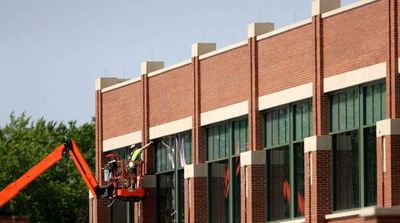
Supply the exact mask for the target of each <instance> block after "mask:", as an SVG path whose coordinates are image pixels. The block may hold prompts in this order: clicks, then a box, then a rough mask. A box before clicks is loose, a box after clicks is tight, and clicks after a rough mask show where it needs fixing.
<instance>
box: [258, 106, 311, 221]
mask: <svg viewBox="0 0 400 223" xmlns="http://www.w3.org/2000/svg"><path fill="white" fill-rule="evenodd" d="M264 120H265V137H264V139H265V142H264V144H265V148H266V150H267V154H266V156H267V158H266V159H267V162H266V169H267V170H266V175H267V176H266V177H267V207H266V209H267V220H268V221H276V220H282V219H293V218H296V217H301V216H303V215H304V148H303V139H304V138H306V137H309V136H310V135H311V103H310V102H309V101H304V102H300V103H296V104H291V105H287V106H284V107H281V108H277V109H273V110H271V111H268V112H266V113H265V119H264Z"/></svg>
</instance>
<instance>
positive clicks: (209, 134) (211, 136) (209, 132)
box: [207, 128, 214, 160]
mask: <svg viewBox="0 0 400 223" xmlns="http://www.w3.org/2000/svg"><path fill="white" fill-rule="evenodd" d="M213 148H214V131H213V128H208V129H207V160H212V159H213V156H214V149H213Z"/></svg>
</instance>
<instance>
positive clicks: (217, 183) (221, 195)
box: [209, 161, 230, 223]
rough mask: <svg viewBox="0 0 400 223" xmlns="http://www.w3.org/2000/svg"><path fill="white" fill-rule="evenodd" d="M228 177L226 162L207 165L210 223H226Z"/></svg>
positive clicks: (227, 214) (227, 213)
mask: <svg viewBox="0 0 400 223" xmlns="http://www.w3.org/2000/svg"><path fill="white" fill-rule="evenodd" d="M229 175H230V173H229V165H228V162H227V161H221V162H215V163H211V164H209V186H210V188H209V191H210V195H209V205H210V213H209V214H210V222H217V223H225V222H228V219H229V217H228V216H229V178H230V176H229Z"/></svg>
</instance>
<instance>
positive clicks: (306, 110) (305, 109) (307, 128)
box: [301, 102, 311, 138]
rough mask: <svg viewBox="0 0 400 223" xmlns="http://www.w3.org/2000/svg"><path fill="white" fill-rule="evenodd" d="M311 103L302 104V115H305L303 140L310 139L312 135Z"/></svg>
mask: <svg viewBox="0 0 400 223" xmlns="http://www.w3.org/2000/svg"><path fill="white" fill-rule="evenodd" d="M310 106H311V103H310V102H307V103H303V104H302V106H301V107H302V113H303V118H302V119H303V131H302V133H303V136H302V138H306V137H309V136H310V135H311V107H310Z"/></svg>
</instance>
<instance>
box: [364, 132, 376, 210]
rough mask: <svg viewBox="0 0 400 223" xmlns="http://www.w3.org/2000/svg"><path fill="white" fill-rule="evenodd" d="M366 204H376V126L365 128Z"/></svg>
mask: <svg viewBox="0 0 400 223" xmlns="http://www.w3.org/2000/svg"><path fill="white" fill-rule="evenodd" d="M364 148H365V149H364V159H365V177H364V186H365V205H366V206H372V205H376V128H375V127H371V128H366V129H364Z"/></svg>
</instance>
